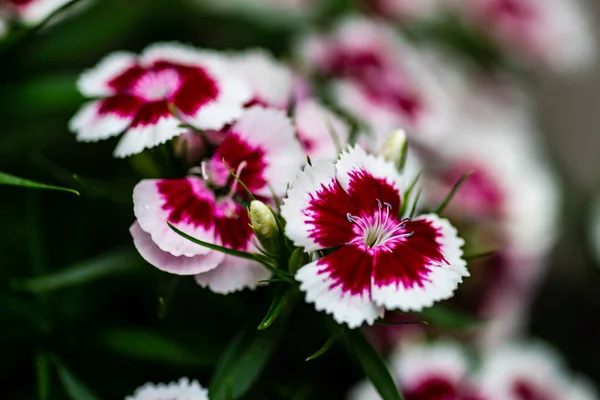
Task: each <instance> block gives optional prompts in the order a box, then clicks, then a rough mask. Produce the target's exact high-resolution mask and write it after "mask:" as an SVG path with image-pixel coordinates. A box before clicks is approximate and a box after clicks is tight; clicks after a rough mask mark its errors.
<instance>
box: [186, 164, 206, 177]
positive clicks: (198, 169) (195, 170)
mask: <svg viewBox="0 0 600 400" xmlns="http://www.w3.org/2000/svg"><path fill="white" fill-rule="evenodd" d="M203 172H204V171H202V169H201V167H199V166H195V167H192V168H190V169H188V172H187V174H188V175H200V176H201V177H202V179H204V180H206V178H205V177H204V173H203Z"/></svg>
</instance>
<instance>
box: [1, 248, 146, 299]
mask: <svg viewBox="0 0 600 400" xmlns="http://www.w3.org/2000/svg"><path fill="white" fill-rule="evenodd" d="M141 264H142V260H141V258H140V257H139V255H138V254H137V253H135V252H133V251H131V250H126V251H116V252H112V253H105V254H102V255H100V256H98V257H95V258H92V259H89V260H86V261H83V262H81V263H79V264H76V265H73V266H71V267H67V268H65V269H63V270H60V271H57V272H54V273H50V274H46V275H42V276H38V277H35V278H30V279H25V280H18V281H13V282H12V283H11V285H12V287H13V288H15V289H19V290H25V291H28V292H34V293H41V292H49V291H53V290H58V289H63V288H66V287H71V286H77V285H82V284H85V283H89V282H93V281H95V280H97V279H100V278H104V277H107V276H111V275H117V274H122V273H128V272H131V271H134V270H135V269H137V268H138V267H140V266H141Z"/></svg>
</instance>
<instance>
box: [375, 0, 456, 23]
mask: <svg viewBox="0 0 600 400" xmlns="http://www.w3.org/2000/svg"><path fill="white" fill-rule="evenodd" d="M363 2H364V3H366V6H367V7H369V8H370V9H371V10H373V11H374V12H376V13H377V14H378V15H381V16H383V17H387V18H390V19H394V20H399V21H401V22H409V23H410V22H412V21H418V20H423V19H431V18H434V17H436V16H438V14H440V12H441V11H442V9H443V7H442V6H443V5H445V3H446V1H445V0H363Z"/></svg>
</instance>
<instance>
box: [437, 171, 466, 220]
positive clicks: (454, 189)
mask: <svg viewBox="0 0 600 400" xmlns="http://www.w3.org/2000/svg"><path fill="white" fill-rule="evenodd" d="M471 174H472V172H467V173H466V174H464V175H463V176H461V177H460V179H459V180H458V181H457V182H456V183H455V184H454V186H453V187H452V190H450V193H448V196H446V198H445V199H444V201H442V203H441V204H440V205H439V206H438V208H436V210H435V211H434V213H435V214H438V215H439V214H441V213H442V212H443V211H444V210H445V209H446V206H447V205H448V203H450V200H452V198H453V197H454V195H455V194H456V192H457V191H458V189H459V188H460V187H461V186H462V184H463V183H465V181H466V180H467V178H468V177H469V176H470V175H471Z"/></svg>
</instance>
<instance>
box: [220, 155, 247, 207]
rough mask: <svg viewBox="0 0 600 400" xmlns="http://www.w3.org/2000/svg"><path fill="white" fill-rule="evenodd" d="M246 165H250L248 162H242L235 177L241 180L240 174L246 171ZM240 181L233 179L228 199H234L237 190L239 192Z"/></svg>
mask: <svg viewBox="0 0 600 400" xmlns="http://www.w3.org/2000/svg"><path fill="white" fill-rule="evenodd" d="M246 165H248V163H247V162H246V160H244V161H242V162H241V163H240V165H238V167H237V170H236V171H235V176H236V177H237V178H238V179H239V177H240V174H241V173H242V171H243V170H244V168H245V167H246ZM238 183H239V182H238V180H237V179H235V178H234V179H233V183H232V184H231V189H230V190H229V193H227V196H225V197H227V198H229V199H230V198H232V197H233V195H234V194H235V192H236V190H237V186H238Z"/></svg>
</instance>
